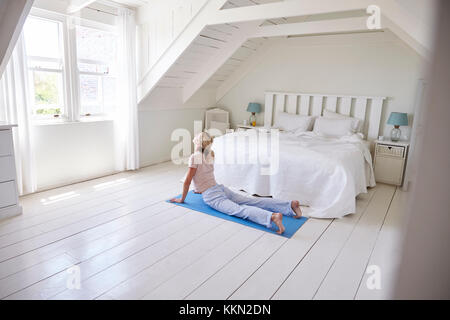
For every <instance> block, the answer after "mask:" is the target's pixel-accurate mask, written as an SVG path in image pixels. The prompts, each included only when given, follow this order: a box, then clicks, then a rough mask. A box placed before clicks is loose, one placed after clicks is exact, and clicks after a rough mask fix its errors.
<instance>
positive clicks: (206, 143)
mask: <svg viewBox="0 0 450 320" xmlns="http://www.w3.org/2000/svg"><path fill="white" fill-rule="evenodd" d="M213 140H214V138H213V137H211V136H210V135H209V133H207V132H200V133H199V134H197V135H196V136H195V138H194V140H192V142H193V143H194V146H195V150H196V151H201V152H202V153H206V154H208V153H209V149H210V148H211V146H212V143H213ZM205 151H206V152H205Z"/></svg>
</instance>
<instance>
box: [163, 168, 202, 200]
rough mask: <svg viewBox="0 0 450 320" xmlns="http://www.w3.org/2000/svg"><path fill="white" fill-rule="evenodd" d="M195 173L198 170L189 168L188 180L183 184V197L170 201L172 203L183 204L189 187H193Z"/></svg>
mask: <svg viewBox="0 0 450 320" xmlns="http://www.w3.org/2000/svg"><path fill="white" fill-rule="evenodd" d="M195 172H197V168H189V170H188V173H187V175H186V179H185V180H184V183H183V195H182V196H181V199H180V198H174V199H170V202H176V203H183V202H184V200H185V199H186V196H187V194H188V192H189V186H190V185H191V181H192V178H193V177H194V176H195Z"/></svg>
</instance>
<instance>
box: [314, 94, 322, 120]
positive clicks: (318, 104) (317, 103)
mask: <svg viewBox="0 0 450 320" xmlns="http://www.w3.org/2000/svg"><path fill="white" fill-rule="evenodd" d="M322 108H323V96H313V105H312V111H311V115H313V116H321V115H322Z"/></svg>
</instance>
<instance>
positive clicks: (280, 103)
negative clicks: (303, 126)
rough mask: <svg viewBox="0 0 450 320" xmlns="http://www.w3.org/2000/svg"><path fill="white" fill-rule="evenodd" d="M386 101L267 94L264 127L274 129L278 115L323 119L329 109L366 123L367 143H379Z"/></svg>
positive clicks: (332, 96) (344, 97)
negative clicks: (289, 114) (374, 141)
mask: <svg viewBox="0 0 450 320" xmlns="http://www.w3.org/2000/svg"><path fill="white" fill-rule="evenodd" d="M386 99H387V98H386V97H368V96H347V95H333V94H310V93H289V92H266V93H265V111H264V112H265V116H264V126H265V127H271V126H272V125H273V123H274V120H275V119H274V118H275V117H276V113H277V112H287V113H291V114H300V115H308V116H321V115H322V113H323V110H324V109H326V110H329V111H333V112H336V113H339V114H342V115H346V116H351V117H355V118H357V119H360V120H363V121H364V126H363V133H364V136H365V137H367V140H376V139H378V134H379V131H380V122H381V112H382V111H383V103H384V101H385V100H386Z"/></svg>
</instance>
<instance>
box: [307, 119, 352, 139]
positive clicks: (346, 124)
mask: <svg viewBox="0 0 450 320" xmlns="http://www.w3.org/2000/svg"><path fill="white" fill-rule="evenodd" d="M352 126H353V119H350V118H349V119H329V118H324V117H319V118H317V119H316V122H315V124H314V132H315V133H317V134H319V135H323V136H331V137H343V136H350V135H352V134H353V133H354V132H353V128H352Z"/></svg>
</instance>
